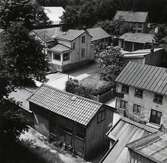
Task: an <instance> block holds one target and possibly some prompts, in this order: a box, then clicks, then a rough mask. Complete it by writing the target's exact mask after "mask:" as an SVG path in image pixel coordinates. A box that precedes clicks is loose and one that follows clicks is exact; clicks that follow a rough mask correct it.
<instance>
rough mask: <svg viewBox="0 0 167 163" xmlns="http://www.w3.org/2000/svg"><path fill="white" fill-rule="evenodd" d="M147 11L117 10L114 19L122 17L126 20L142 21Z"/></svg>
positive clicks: (145, 17)
mask: <svg viewBox="0 0 167 163" xmlns="http://www.w3.org/2000/svg"><path fill="white" fill-rule="evenodd" d="M147 16H148V12H134V11H117V12H116V14H115V16H114V20H118V19H120V18H121V19H123V20H124V21H127V22H137V23H144V22H146V20H147Z"/></svg>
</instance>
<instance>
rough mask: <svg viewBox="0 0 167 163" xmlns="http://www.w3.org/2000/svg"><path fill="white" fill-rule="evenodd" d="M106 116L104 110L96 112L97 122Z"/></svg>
mask: <svg viewBox="0 0 167 163" xmlns="http://www.w3.org/2000/svg"><path fill="white" fill-rule="evenodd" d="M105 118H106V111H105V110H101V111H100V112H98V113H97V123H101V122H103V121H104V120H105Z"/></svg>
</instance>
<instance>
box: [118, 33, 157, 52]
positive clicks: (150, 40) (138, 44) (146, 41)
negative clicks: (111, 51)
mask: <svg viewBox="0 0 167 163" xmlns="http://www.w3.org/2000/svg"><path fill="white" fill-rule="evenodd" d="M155 45H156V40H155V36H154V35H153V34H148V33H147V34H146V33H125V34H123V35H122V36H120V37H119V47H120V48H122V49H123V50H125V51H136V50H141V49H151V48H153V46H154V47H155Z"/></svg>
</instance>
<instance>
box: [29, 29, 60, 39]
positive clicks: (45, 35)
mask: <svg viewBox="0 0 167 163" xmlns="http://www.w3.org/2000/svg"><path fill="white" fill-rule="evenodd" d="M32 32H34V33H35V34H37V35H38V37H40V39H41V40H43V41H45V42H49V41H53V40H54V37H55V36H56V35H57V33H59V32H60V27H52V28H44V29H34V30H33V31H32Z"/></svg>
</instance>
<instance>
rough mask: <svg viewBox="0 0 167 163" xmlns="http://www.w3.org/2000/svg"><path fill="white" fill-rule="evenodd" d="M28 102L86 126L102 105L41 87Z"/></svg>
mask: <svg viewBox="0 0 167 163" xmlns="http://www.w3.org/2000/svg"><path fill="white" fill-rule="evenodd" d="M29 102H32V103H34V104H36V105H39V106H41V107H43V108H44V109H46V110H49V111H51V112H53V113H56V114H58V115H60V116H63V117H65V118H68V119H71V120H73V121H75V122H78V123H80V124H82V125H84V126H87V125H88V124H89V122H90V121H91V119H92V118H93V117H94V116H95V114H96V113H97V112H98V110H99V109H100V108H101V106H102V105H103V104H102V103H99V102H96V101H93V100H90V99H87V98H84V97H81V96H77V95H74V94H71V93H68V92H63V91H60V90H57V89H56V88H53V87H50V86H48V85H42V86H41V87H40V88H39V89H38V90H37V91H36V92H35V93H34V94H33V95H32V96H31V97H30V98H29Z"/></svg>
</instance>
